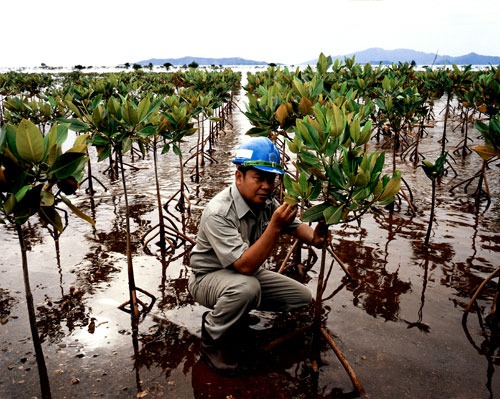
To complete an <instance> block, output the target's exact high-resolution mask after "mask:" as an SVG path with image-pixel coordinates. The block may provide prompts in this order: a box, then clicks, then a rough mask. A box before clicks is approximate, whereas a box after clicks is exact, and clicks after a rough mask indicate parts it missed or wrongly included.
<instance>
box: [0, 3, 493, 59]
mask: <svg viewBox="0 0 500 399" xmlns="http://www.w3.org/2000/svg"><path fill="white" fill-rule="evenodd" d="M2 15H3V16H4V18H3V20H2V32H3V35H2V53H1V56H0V57H1V58H0V66H22V65H26V66H32V65H40V63H42V62H43V63H46V64H48V65H52V66H59V65H61V66H63V65H64V66H73V65H76V64H82V65H95V66H100V65H116V64H119V63H124V62H131V63H132V62H136V61H140V60H143V59H148V58H171V57H172V58H177V57H182V56H187V55H191V56H201V57H243V58H248V59H253V60H258V61H268V62H285V63H298V62H302V61H307V60H310V59H313V58H316V57H317V56H318V55H319V53H320V52H324V53H326V54H332V55H339V54H348V53H352V52H356V51H361V50H364V49H366V48H369V47H382V48H385V49H394V48H412V49H415V50H419V51H425V52H436V51H439V53H440V54H448V55H453V56H456V55H462V54H466V53H469V52H471V51H475V52H477V53H480V54H485V55H497V56H500V41H499V40H498V36H499V29H498V21H497V18H498V15H500V2H498V0H477V1H474V2H472V1H470V0H468V1H466V0H458V1H454V0H441V1H435V0H421V1H419V2H414V1H409V0H338V1H333V0H312V1H309V2H305V1H303V0H301V1H298V0H288V1H285V0H279V1H277V0H252V1H244V0H239V1H238V2H235V1H230V0H212V1H207V0H191V1H176V2H170V1H164V0H87V1H86V2H80V1H74V0H69V1H68V0H65V1H64V0H45V1H39V0H17V1H9V2H5V4H2Z"/></svg>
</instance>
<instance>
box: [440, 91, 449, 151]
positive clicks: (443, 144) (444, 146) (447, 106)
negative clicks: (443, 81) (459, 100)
mask: <svg viewBox="0 0 500 399" xmlns="http://www.w3.org/2000/svg"><path fill="white" fill-rule="evenodd" d="M450 102H451V94H450V93H448V97H447V99H446V107H445V109H444V123H443V137H442V138H441V155H443V154H444V152H445V151H446V125H447V123H448V114H449V113H450Z"/></svg>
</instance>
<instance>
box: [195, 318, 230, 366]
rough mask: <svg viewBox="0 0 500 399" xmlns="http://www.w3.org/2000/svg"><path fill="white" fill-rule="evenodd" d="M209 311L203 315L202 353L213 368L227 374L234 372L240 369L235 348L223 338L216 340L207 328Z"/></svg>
mask: <svg viewBox="0 0 500 399" xmlns="http://www.w3.org/2000/svg"><path fill="white" fill-rule="evenodd" d="M207 313H208V312H205V313H204V314H203V317H202V324H201V355H202V357H203V358H204V359H205V361H206V362H207V363H208V365H209V366H210V367H212V368H213V369H215V370H217V371H219V372H222V373H227V374H234V373H236V372H237V370H238V362H237V361H236V356H235V352H234V348H231V346H230V345H227V344H226V343H224V342H223V341H222V340H220V339H219V340H214V339H213V338H212V337H211V336H210V335H209V334H208V332H207V330H206V328H205V318H206V316H207Z"/></svg>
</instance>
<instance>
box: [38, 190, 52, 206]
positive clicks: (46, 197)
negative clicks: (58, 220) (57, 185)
mask: <svg viewBox="0 0 500 399" xmlns="http://www.w3.org/2000/svg"><path fill="white" fill-rule="evenodd" d="M52 205H54V194H52V193H51V192H50V191H45V190H42V191H41V193H40V206H52Z"/></svg>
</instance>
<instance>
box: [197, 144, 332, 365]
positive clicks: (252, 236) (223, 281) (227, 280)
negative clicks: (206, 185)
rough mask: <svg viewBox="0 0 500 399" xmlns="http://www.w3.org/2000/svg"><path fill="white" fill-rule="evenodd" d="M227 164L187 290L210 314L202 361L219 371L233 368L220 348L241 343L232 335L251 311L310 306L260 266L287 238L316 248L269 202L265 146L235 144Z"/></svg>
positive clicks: (289, 282) (274, 171)
mask: <svg viewBox="0 0 500 399" xmlns="http://www.w3.org/2000/svg"><path fill="white" fill-rule="evenodd" d="M233 163H234V164H236V165H237V170H236V172H235V181H234V183H233V184H232V185H231V186H230V187H227V188H225V189H224V190H223V191H221V192H220V193H219V194H218V195H216V196H215V197H214V198H213V199H212V200H211V201H210V202H209V203H208V205H207V206H206V208H205V210H204V211H203V214H202V217H201V221H200V225H199V230H198V236H197V241H196V245H195V246H194V248H193V250H192V252H191V255H190V266H191V269H192V273H191V276H190V279H189V286H188V287H189V291H190V293H191V295H192V296H193V298H194V299H195V300H196V301H197V302H198V303H200V304H201V305H203V306H205V307H207V308H209V309H211V311H209V312H206V313H205V314H204V315H203V320H202V355H203V356H204V357H205V359H206V361H207V362H208V363H209V365H210V366H212V367H213V368H215V369H217V370H220V371H226V372H234V371H236V370H237V369H238V362H237V359H235V358H233V356H232V349H228V348H227V343H228V342H234V341H235V340H236V342H237V341H238V339H243V338H242V337H243V335H238V332H240V331H241V326H242V324H243V323H245V321H246V318H247V316H248V313H249V312H250V311H251V310H253V309H259V310H265V311H290V310H295V309H299V308H302V307H304V306H306V305H308V304H310V303H311V300H312V297H311V292H310V290H309V289H308V288H307V287H305V286H304V285H302V284H301V283H299V282H297V281H295V280H294V279H292V278H289V277H287V276H284V275H282V274H279V273H276V272H273V271H270V270H267V269H264V268H263V267H261V265H262V264H263V263H264V261H265V260H266V259H267V258H268V257H269V256H270V255H271V252H272V250H273V249H274V248H275V246H276V245H277V243H278V239H279V237H280V235H281V234H284V233H289V234H293V235H294V236H295V237H297V238H299V239H300V240H302V241H303V242H305V243H308V244H312V245H314V246H316V247H321V245H322V244H323V241H324V238H323V237H322V234H321V232H320V231H319V229H316V230H318V231H315V230H313V229H312V228H311V227H310V226H308V225H307V224H303V223H300V221H299V220H297V219H296V214H297V208H296V207H295V206H291V205H288V204H283V205H279V203H278V202H277V201H276V200H274V199H273V198H272V194H273V191H274V188H275V186H274V184H275V179H276V177H277V176H278V175H283V174H284V171H283V168H282V167H281V164H280V154H279V151H278V149H277V148H276V146H275V145H274V143H273V142H272V141H271V140H269V139H268V138H265V137H257V138H252V139H250V140H248V141H247V142H245V143H243V144H242V145H241V146H240V148H239V149H238V150H237V153H236V156H235V158H234V159H233ZM241 344H244V342H241Z"/></svg>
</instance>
